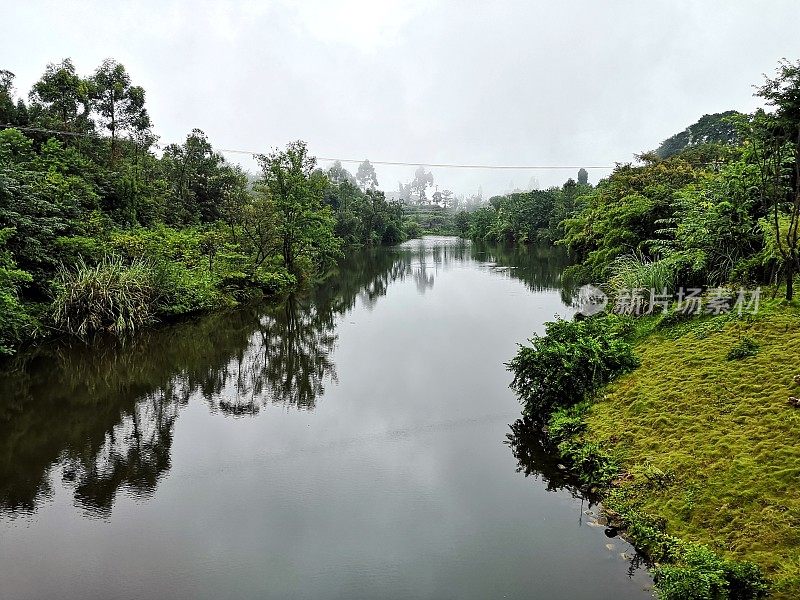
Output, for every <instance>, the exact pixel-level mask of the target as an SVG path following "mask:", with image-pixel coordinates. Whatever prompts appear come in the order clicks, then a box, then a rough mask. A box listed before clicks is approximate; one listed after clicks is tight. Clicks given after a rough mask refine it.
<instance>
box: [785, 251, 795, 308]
mask: <svg viewBox="0 0 800 600" xmlns="http://www.w3.org/2000/svg"><path fill="white" fill-rule="evenodd" d="M793 298H794V265H793V264H792V263H791V261H790V262H789V263H788V264H787V265H786V299H787V300H788V301H789V302H791V301H792V299H793Z"/></svg>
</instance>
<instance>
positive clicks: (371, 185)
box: [356, 160, 378, 191]
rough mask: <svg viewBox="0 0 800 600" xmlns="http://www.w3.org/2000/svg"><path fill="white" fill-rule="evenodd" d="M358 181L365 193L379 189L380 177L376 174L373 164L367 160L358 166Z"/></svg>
mask: <svg viewBox="0 0 800 600" xmlns="http://www.w3.org/2000/svg"><path fill="white" fill-rule="evenodd" d="M356 181H357V182H358V185H360V186H361V189H362V190H364V191H367V190H374V189H375V188H377V187H378V175H377V174H376V173H375V167H373V166H372V163H371V162H369V161H368V160H365V161H364V162H362V163H361V164H360V165H358V171H356Z"/></svg>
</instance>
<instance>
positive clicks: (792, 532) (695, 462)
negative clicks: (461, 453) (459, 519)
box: [586, 302, 800, 600]
mask: <svg viewBox="0 0 800 600" xmlns="http://www.w3.org/2000/svg"><path fill="white" fill-rule="evenodd" d="M666 322H667V320H665V319H662V320H661V323H662V324H664V323H666ZM640 328H641V329H642V331H641V332H640V335H639V338H638V340H637V342H636V351H637V353H638V355H639V356H640V358H641V362H642V364H641V366H640V367H639V368H638V369H636V370H634V371H633V372H631V373H629V374H627V375H624V376H622V377H620V378H619V379H618V380H616V381H615V382H614V383H612V384H611V385H610V386H608V387H607V388H606V390H605V391H604V393H603V394H602V395H601V397H600V398H598V400H597V402H596V403H594V404H593V405H592V407H591V408H590V410H589V412H588V415H587V416H586V423H587V431H586V437H587V438H588V439H590V440H592V441H597V442H599V443H601V444H602V446H603V447H604V448H606V449H608V450H610V451H611V453H612V455H613V456H614V457H615V458H616V459H617V460H618V461H619V463H620V464H621V465H622V468H623V470H624V471H625V473H626V476H625V477H622V478H621V479H620V481H619V485H620V486H621V487H622V488H623V490H622V491H623V492H624V488H628V489H629V491H630V492H631V493H626V494H624V495H625V496H626V497H628V498H631V499H632V500H631V501H632V502H633V503H634V504H635V508H636V510H641V511H643V512H645V513H647V514H649V515H653V516H654V517H656V518H657V519H658V520H659V521H661V522H662V523H664V525H665V526H666V532H667V533H669V534H671V535H674V536H677V537H679V538H681V539H683V540H686V541H691V542H699V543H702V544H706V545H708V546H709V547H710V548H711V549H713V550H715V551H717V552H718V553H719V554H721V555H723V556H725V557H728V558H731V559H736V560H746V561H752V562H754V563H756V564H757V565H759V566H760V567H762V568H763V570H764V571H765V573H766V574H767V576H768V577H769V578H770V579H771V580H772V582H773V590H772V596H773V597H774V598H778V599H781V600H783V599H789V598H792V599H795V598H800V408H796V407H794V406H792V405H791V403H790V402H789V398H790V397H792V396H800V385H799V384H798V383H797V382H796V381H795V377H796V376H798V375H800V308H798V307H797V306H793V305H787V304H786V303H779V302H772V303H767V304H766V306H762V309H761V311H760V312H759V314H758V315H755V316H748V317H746V318H741V317H730V316H718V317H708V318H705V319H700V320H692V321H689V322H685V323H677V324H672V325H669V326H659V321H658V319H652V320H650V321H647V322H643V323H642V325H641V326H640Z"/></svg>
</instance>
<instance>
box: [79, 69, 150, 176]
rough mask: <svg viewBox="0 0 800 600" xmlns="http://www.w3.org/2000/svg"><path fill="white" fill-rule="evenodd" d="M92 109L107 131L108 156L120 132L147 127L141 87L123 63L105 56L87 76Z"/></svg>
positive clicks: (112, 155) (137, 131) (112, 150)
mask: <svg viewBox="0 0 800 600" xmlns="http://www.w3.org/2000/svg"><path fill="white" fill-rule="evenodd" d="M89 94H90V96H91V99H92V102H93V109H94V111H95V112H96V113H97V115H98V116H99V118H100V122H101V124H102V125H103V126H104V127H105V128H106V129H107V130H108V131H109V132H110V134H111V160H112V162H113V161H114V159H115V157H116V150H117V136H118V135H119V134H120V133H123V132H131V133H133V132H136V133H141V132H143V131H146V130H147V129H149V128H150V126H151V123H150V117H149V115H148V114H147V109H145V107H144V96H145V94H144V88H142V87H140V86H138V85H131V78H130V75H128V72H127V71H126V70H125V67H124V66H123V65H121V64H120V63H118V62H117V61H115V60H113V59H110V58H109V59H106V60H104V61H103V64H102V65H100V67H99V68H98V69H97V70H96V71H95V73H94V75H93V76H92V77H91V78H90V79H89Z"/></svg>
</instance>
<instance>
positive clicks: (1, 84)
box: [0, 69, 17, 125]
mask: <svg viewBox="0 0 800 600" xmlns="http://www.w3.org/2000/svg"><path fill="white" fill-rule="evenodd" d="M16 117H17V110H16V107H15V106H14V74H13V73H12V72H11V71H6V70H5V69H0V125H6V124H12V125H15V124H16V122H17V121H16Z"/></svg>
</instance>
